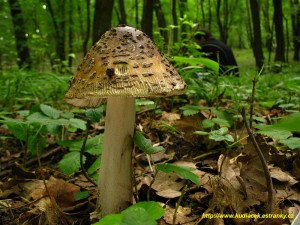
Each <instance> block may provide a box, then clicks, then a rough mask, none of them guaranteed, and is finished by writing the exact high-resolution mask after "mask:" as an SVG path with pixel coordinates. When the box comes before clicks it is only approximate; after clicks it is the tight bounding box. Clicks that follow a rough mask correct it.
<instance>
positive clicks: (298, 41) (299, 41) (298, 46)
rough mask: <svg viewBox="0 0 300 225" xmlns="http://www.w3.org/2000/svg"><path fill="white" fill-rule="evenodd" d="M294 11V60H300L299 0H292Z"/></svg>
mask: <svg viewBox="0 0 300 225" xmlns="http://www.w3.org/2000/svg"><path fill="white" fill-rule="evenodd" d="M290 5H291V8H292V9H293V10H294V9H296V10H294V12H293V13H292V29H293V44H294V61H299V53H300V8H299V7H300V4H299V1H298V0H291V1H290Z"/></svg>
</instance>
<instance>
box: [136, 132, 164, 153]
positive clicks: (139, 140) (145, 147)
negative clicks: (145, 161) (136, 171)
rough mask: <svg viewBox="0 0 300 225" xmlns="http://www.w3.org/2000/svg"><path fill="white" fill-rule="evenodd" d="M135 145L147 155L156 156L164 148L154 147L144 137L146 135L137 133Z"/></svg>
mask: <svg viewBox="0 0 300 225" xmlns="http://www.w3.org/2000/svg"><path fill="white" fill-rule="evenodd" d="M134 143H135V144H136V145H137V146H138V147H139V149H140V150H142V151H143V152H145V153H146V154H149V155H151V154H154V153H157V152H160V151H163V150H164V148H163V147H162V146H155V147H154V146H153V145H152V142H151V140H150V139H147V138H145V137H144V135H143V134H142V133H141V132H140V131H137V132H136V133H135V135H134Z"/></svg>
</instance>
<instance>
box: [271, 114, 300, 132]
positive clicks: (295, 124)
mask: <svg viewBox="0 0 300 225" xmlns="http://www.w3.org/2000/svg"><path fill="white" fill-rule="evenodd" d="M299 124H300V116H299V113H296V114H295V115H290V116H288V117H286V118H284V119H282V120H280V121H279V122H278V123H275V124H274V125H271V126H273V127H274V128H277V129H283V130H287V131H292V132H300V126H299Z"/></svg>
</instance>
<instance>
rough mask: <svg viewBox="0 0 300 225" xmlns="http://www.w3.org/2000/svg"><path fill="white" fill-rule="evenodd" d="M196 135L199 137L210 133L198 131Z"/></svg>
mask: <svg viewBox="0 0 300 225" xmlns="http://www.w3.org/2000/svg"><path fill="white" fill-rule="evenodd" d="M194 134H198V135H209V132H206V131H201V130H197V131H195V132H194Z"/></svg>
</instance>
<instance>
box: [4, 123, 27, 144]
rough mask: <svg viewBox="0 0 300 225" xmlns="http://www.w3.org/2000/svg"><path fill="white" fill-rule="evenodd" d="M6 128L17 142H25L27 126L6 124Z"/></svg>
mask: <svg viewBox="0 0 300 225" xmlns="http://www.w3.org/2000/svg"><path fill="white" fill-rule="evenodd" d="M7 128H8V130H9V131H10V132H12V134H13V135H14V136H15V137H16V138H18V139H19V140H22V141H25V140H26V139H27V132H28V125H26V124H18V123H17V124H14V123H7Z"/></svg>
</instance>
